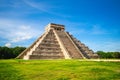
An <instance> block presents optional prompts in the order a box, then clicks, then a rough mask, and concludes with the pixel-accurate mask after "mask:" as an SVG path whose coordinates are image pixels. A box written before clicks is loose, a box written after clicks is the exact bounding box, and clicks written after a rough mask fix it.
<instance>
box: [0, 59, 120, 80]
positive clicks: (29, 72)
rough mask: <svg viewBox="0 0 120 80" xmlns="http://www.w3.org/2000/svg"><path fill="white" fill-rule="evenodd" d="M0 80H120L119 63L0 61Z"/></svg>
mask: <svg viewBox="0 0 120 80" xmlns="http://www.w3.org/2000/svg"><path fill="white" fill-rule="evenodd" d="M0 80H120V62H102V61H100V62H95V61H80V60H27V61H25V60H0Z"/></svg>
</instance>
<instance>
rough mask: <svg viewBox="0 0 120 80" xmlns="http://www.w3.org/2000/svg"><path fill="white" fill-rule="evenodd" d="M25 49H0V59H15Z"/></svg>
mask: <svg viewBox="0 0 120 80" xmlns="http://www.w3.org/2000/svg"><path fill="white" fill-rule="evenodd" d="M23 50H25V47H14V48H8V47H0V59H11V58H15V57H17V56H18V55H19V54H20V53H21V52H22V51H23Z"/></svg>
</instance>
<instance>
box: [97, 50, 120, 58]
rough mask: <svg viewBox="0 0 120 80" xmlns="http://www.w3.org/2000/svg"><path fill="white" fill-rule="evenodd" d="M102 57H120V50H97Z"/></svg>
mask: <svg viewBox="0 0 120 80" xmlns="http://www.w3.org/2000/svg"><path fill="white" fill-rule="evenodd" d="M96 53H97V54H98V55H99V57H100V58H105V59H110V58H116V59H120V52H103V51H97V52H96Z"/></svg>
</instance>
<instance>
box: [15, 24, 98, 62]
mask: <svg viewBox="0 0 120 80" xmlns="http://www.w3.org/2000/svg"><path fill="white" fill-rule="evenodd" d="M17 58H20V59H26V60H29V59H84V58H87V59H91V58H98V55H97V54H95V53H94V52H93V51H92V50H90V49H89V48H88V47H87V46H85V44H83V43H81V42H80V41H79V40H77V39H76V38H74V37H73V36H72V35H70V34H69V33H68V32H66V31H65V26H64V25H61V24H54V23H50V24H48V25H47V26H46V29H45V33H44V34H43V35H42V36H40V37H39V38H38V39H37V40H36V41H35V42H34V43H33V44H32V45H31V46H30V47H28V48H27V49H26V50H24V51H23V52H22V53H21V54H20V55H19V56H17Z"/></svg>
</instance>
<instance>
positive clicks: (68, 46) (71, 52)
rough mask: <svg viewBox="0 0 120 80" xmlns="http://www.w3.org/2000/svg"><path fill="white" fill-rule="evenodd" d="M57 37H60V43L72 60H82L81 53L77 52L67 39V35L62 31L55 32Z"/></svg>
mask: <svg viewBox="0 0 120 80" xmlns="http://www.w3.org/2000/svg"><path fill="white" fill-rule="evenodd" d="M56 32H57V34H58V36H59V37H60V39H61V41H62V42H63V44H64V46H65V48H66V50H67V51H68V53H69V55H70V57H71V58H73V59H82V58H83V56H82V55H81V53H80V52H79V51H78V50H77V48H76V46H75V45H74V43H73V42H72V41H71V40H70V39H69V35H67V33H66V32H64V31H57V30H56Z"/></svg>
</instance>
